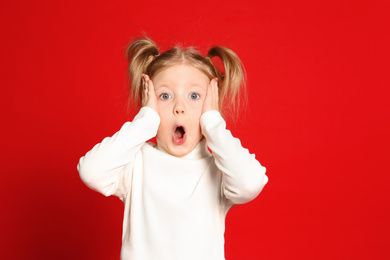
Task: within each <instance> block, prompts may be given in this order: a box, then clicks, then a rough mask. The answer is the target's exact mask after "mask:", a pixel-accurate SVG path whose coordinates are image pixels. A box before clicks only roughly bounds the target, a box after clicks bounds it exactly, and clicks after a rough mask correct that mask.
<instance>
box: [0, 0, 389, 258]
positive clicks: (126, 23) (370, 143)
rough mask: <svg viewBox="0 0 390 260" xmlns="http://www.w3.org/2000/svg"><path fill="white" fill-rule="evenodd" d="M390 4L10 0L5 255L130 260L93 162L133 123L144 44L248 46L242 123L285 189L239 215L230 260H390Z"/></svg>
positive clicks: (229, 232) (5, 35)
mask: <svg viewBox="0 0 390 260" xmlns="http://www.w3.org/2000/svg"><path fill="white" fill-rule="evenodd" d="M387 3H388V1H378V0H373V1H346V0H341V1H325V0H320V1H310V0H297V1H247V0H241V1H238V2H237V3H234V4H230V3H228V1H226V2H225V1H197V2H196V3H195V2H194V3H186V2H185V1H172V2H163V1H155V0H152V1H137V2H135V1H115V0H113V1H73V0H72V1H49V0H47V1H42V0H36V1H22V0H17V1H4V0H3V1H1V2H0V32H1V42H0V63H1V68H0V80H1V82H0V83H1V100H2V102H1V104H0V105H1V107H0V108H1V110H0V111H1V121H2V127H1V137H2V138H3V139H2V142H1V147H2V149H1V152H2V156H1V189H0V198H1V213H0V223H1V224H0V225H1V226H0V227H1V230H0V245H1V249H0V258H1V259H119V252H120V245H121V228H122V212H123V206H122V202H121V201H119V200H118V199H117V198H115V197H109V198H105V197H104V196H102V195H100V194H98V193H96V192H93V191H91V190H89V189H88V188H87V187H86V186H85V185H84V184H83V183H82V182H81V180H80V179H79V176H78V173H77V171H76V165H77V162H78V159H79V158H80V157H81V156H82V155H84V154H85V153H86V152H87V151H88V150H89V149H91V148H92V146H93V145H94V144H96V143H97V142H100V141H101V140H102V139H103V138H104V137H106V136H110V135H112V134H113V133H114V132H116V131H117V130H118V129H119V128H120V126H121V125H122V124H123V123H124V122H125V120H129V119H131V118H132V114H133V113H130V114H127V112H126V104H125V103H126V61H125V58H124V50H125V47H126V45H127V43H128V42H129V39H130V38H131V37H133V36H135V35H139V34H141V33H142V32H146V33H147V34H149V35H150V36H151V37H152V38H153V39H155V41H156V42H158V43H160V44H161V46H162V48H163V49H164V48H166V47H167V46H169V45H172V44H174V43H177V42H179V43H183V45H186V46H188V45H194V46H198V47H200V48H201V49H202V50H204V51H206V50H207V49H208V48H209V47H210V46H211V45H212V44H220V45H225V46H227V47H230V48H232V49H233V50H234V51H235V52H236V53H237V54H238V55H239V56H240V58H241V59H242V61H243V63H244V65H245V67H246V70H247V74H248V91H249V108H248V111H247V113H246V116H245V117H244V119H243V120H241V121H240V122H239V124H238V126H239V127H233V128H232V131H233V133H234V135H236V136H238V137H240V139H241V140H242V143H243V145H244V146H245V147H247V148H249V150H250V151H251V152H253V153H255V154H256V155H257V158H258V159H259V160H260V161H261V163H262V164H263V165H264V166H266V167H267V174H268V176H269V179H270V181H269V183H268V185H267V186H266V187H265V189H264V190H263V192H262V194H261V195H260V196H259V197H258V198H257V199H256V200H255V201H253V202H250V203H248V204H246V205H241V206H237V207H235V208H233V209H232V210H231V211H230V212H229V214H228V217H227V224H226V225H227V228H226V258H227V259H228V260H233V259H389V257H390V252H389V249H388V248H389V231H390V229H389V223H388V222H389V217H390V210H389V191H388V187H389V180H390V177H389V173H390V171H389V167H388V162H389V158H390V156H389V155H390V154H389V148H388V147H389V137H388V134H389V119H390V118H389V104H388V103H389V101H388V99H389V96H388V94H387V93H386V92H387V89H388V88H389V85H390V84H389V83H390V80H389V76H388V74H389V58H390V57H389V52H388V49H389V36H388V35H389V31H388V27H387V25H386V22H388V21H386V20H387V17H388V15H389V4H387Z"/></svg>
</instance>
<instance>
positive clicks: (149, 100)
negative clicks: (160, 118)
mask: <svg viewBox="0 0 390 260" xmlns="http://www.w3.org/2000/svg"><path fill="white" fill-rule="evenodd" d="M142 106H143V107H144V106H147V107H150V108H153V109H154V111H156V112H158V108H157V97H156V93H155V92H154V86H153V82H152V80H151V79H150V78H149V76H148V75H146V74H142Z"/></svg>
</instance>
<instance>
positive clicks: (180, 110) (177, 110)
mask: <svg viewBox="0 0 390 260" xmlns="http://www.w3.org/2000/svg"><path fill="white" fill-rule="evenodd" d="M173 113H174V114H175V116H180V115H184V114H185V106H184V104H183V102H182V101H180V100H178V101H177V102H176V103H175V106H174V107H173Z"/></svg>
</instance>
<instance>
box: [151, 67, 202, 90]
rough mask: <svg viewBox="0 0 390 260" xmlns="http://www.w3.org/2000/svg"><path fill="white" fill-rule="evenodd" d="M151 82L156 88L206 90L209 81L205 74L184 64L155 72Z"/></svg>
mask: <svg viewBox="0 0 390 260" xmlns="http://www.w3.org/2000/svg"><path fill="white" fill-rule="evenodd" d="M152 80H153V84H154V86H155V87H156V88H158V87H177V86H187V87H191V86H198V87H202V88H207V86H208V84H209V81H210V80H209V78H208V77H207V75H206V74H205V73H203V72H202V71H200V70H199V69H197V68H195V67H193V66H190V65H185V64H178V65H173V66H170V67H167V68H165V69H163V70H161V71H159V72H157V73H156V74H155V75H154V76H153V78H152Z"/></svg>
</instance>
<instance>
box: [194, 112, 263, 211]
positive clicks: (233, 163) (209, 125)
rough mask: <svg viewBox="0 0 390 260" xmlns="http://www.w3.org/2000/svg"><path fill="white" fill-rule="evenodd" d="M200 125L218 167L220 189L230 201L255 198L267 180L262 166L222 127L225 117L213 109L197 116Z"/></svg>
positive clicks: (243, 200)
mask: <svg viewBox="0 0 390 260" xmlns="http://www.w3.org/2000/svg"><path fill="white" fill-rule="evenodd" d="M201 126H202V133H203V135H204V136H205V137H206V141H207V146H208V147H209V148H210V149H211V150H212V152H213V156H214V158H215V163H216V165H217V167H218V169H220V170H221V171H222V174H223V175H222V192H223V194H224V195H225V197H226V198H227V199H228V200H229V201H230V202H231V203H233V204H242V203H246V202H249V201H251V200H253V199H254V198H256V197H257V195H259V193H260V192H261V190H262V189H263V187H264V185H265V184H266V183H267V182H268V177H267V176H266V175H265V171H266V169H265V167H263V166H261V164H260V162H259V161H257V160H256V158H255V155H254V154H250V153H249V151H248V150H247V149H245V148H243V147H242V146H241V142H240V140H239V139H237V138H234V137H233V136H232V134H231V132H230V131H229V130H227V129H226V123H225V120H224V119H223V118H222V116H221V114H220V113H219V112H218V111H217V110H210V111H207V112H205V113H204V114H203V115H202V117H201Z"/></svg>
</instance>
